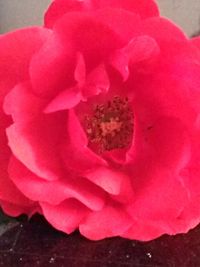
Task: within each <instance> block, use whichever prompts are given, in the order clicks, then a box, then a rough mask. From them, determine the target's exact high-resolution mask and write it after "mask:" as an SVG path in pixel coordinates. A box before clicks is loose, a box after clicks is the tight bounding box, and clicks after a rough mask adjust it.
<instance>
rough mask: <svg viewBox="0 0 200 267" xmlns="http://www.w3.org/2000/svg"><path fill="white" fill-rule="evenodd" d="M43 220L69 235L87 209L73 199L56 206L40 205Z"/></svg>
mask: <svg viewBox="0 0 200 267" xmlns="http://www.w3.org/2000/svg"><path fill="white" fill-rule="evenodd" d="M40 205H41V208H42V211H43V214H44V216H45V218H46V219H47V220H48V221H49V223H50V224H52V225H53V226H54V227H55V228H56V229H58V230H61V231H63V232H65V233H68V234H70V233H71V232H73V231H74V230H75V229H76V228H78V225H79V224H80V222H81V221H82V220H83V218H84V217H85V216H86V215H87V213H88V209H87V208H86V207H85V206H84V205H82V204H81V203H79V202H78V201H76V200H74V199H69V200H66V201H64V202H62V203H61V204H59V205H57V206H53V205H50V204H47V203H45V202H41V203H40Z"/></svg>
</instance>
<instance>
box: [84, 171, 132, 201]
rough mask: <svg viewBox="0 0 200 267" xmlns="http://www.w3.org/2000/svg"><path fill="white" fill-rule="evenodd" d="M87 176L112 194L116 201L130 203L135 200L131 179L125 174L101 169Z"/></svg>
mask: <svg viewBox="0 0 200 267" xmlns="http://www.w3.org/2000/svg"><path fill="white" fill-rule="evenodd" d="M85 176H86V177H87V178H88V179H89V180H90V181H91V182H93V183H95V184H96V185H98V186H100V187H101V188H102V189H104V190H105V191H106V192H108V193H109V194H111V197H112V198H113V199H115V200H116V201H119V202H123V203H130V202H131V201H133V199H134V190H133V188H132V184H131V182H130V177H129V176H128V175H126V174H125V173H122V172H119V171H114V170H112V169H109V168H105V167H101V168H96V169H94V170H91V171H89V172H88V173H87V174H86V175H85Z"/></svg>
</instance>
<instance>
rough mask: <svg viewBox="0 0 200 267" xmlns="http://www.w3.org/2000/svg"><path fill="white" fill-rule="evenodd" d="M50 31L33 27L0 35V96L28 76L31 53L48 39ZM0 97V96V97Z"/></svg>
mask: <svg viewBox="0 0 200 267" xmlns="http://www.w3.org/2000/svg"><path fill="white" fill-rule="evenodd" d="M50 35H51V31H50V30H47V29H44V28H39V27H33V28H26V29H22V30H18V31H15V32H11V33H8V34H5V35H2V36H0V92H1V93H0V96H1V97H2V96H3V95H5V93H7V90H8V89H10V88H12V87H13V86H14V85H15V84H16V83H17V82H21V81H23V80H26V79H27V78H28V76H29V74H28V68H29V62H30V60H31V58H32V56H33V54H34V53H35V52H36V51H38V49H40V48H41V46H42V45H43V44H44V43H45V42H46V41H47V40H48V39H49V36H50ZM1 97H0V98H1Z"/></svg>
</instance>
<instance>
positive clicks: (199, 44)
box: [191, 37, 200, 50]
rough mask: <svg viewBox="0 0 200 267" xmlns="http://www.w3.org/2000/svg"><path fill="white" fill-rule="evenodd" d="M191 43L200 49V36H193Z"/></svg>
mask: <svg viewBox="0 0 200 267" xmlns="http://www.w3.org/2000/svg"><path fill="white" fill-rule="evenodd" d="M191 43H192V44H193V45H195V46H196V47H197V48H198V49H199V50H200V37H195V38H192V39H191Z"/></svg>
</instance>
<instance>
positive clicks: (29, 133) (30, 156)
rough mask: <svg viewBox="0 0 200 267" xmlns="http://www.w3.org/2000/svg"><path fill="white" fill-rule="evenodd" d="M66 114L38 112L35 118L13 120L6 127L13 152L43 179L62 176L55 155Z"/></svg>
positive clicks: (59, 162) (58, 161) (57, 155)
mask: <svg viewBox="0 0 200 267" xmlns="http://www.w3.org/2000/svg"><path fill="white" fill-rule="evenodd" d="M65 123H66V114H60V113H59V114H58V113H55V114H51V115H41V116H40V117H37V120H34V121H28V122H26V123H22V122H17V123H14V124H13V125H11V126H10V127H9V128H8V129H7V136H8V140H9V146H10V148H11V149H12V152H13V154H14V155H15V156H16V157H17V158H18V159H19V160H20V161H21V162H23V163H24V164H25V166H27V168H29V169H30V170H31V171H32V172H34V173H36V174H37V175H38V176H40V177H43V178H44V179H47V180H55V179H58V178H59V177H62V172H63V169H62V164H61V160H60V157H59V154H58V150H59V149H58V148H59V143H60V140H61V139H62V133H63V131H64V124H65Z"/></svg>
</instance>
